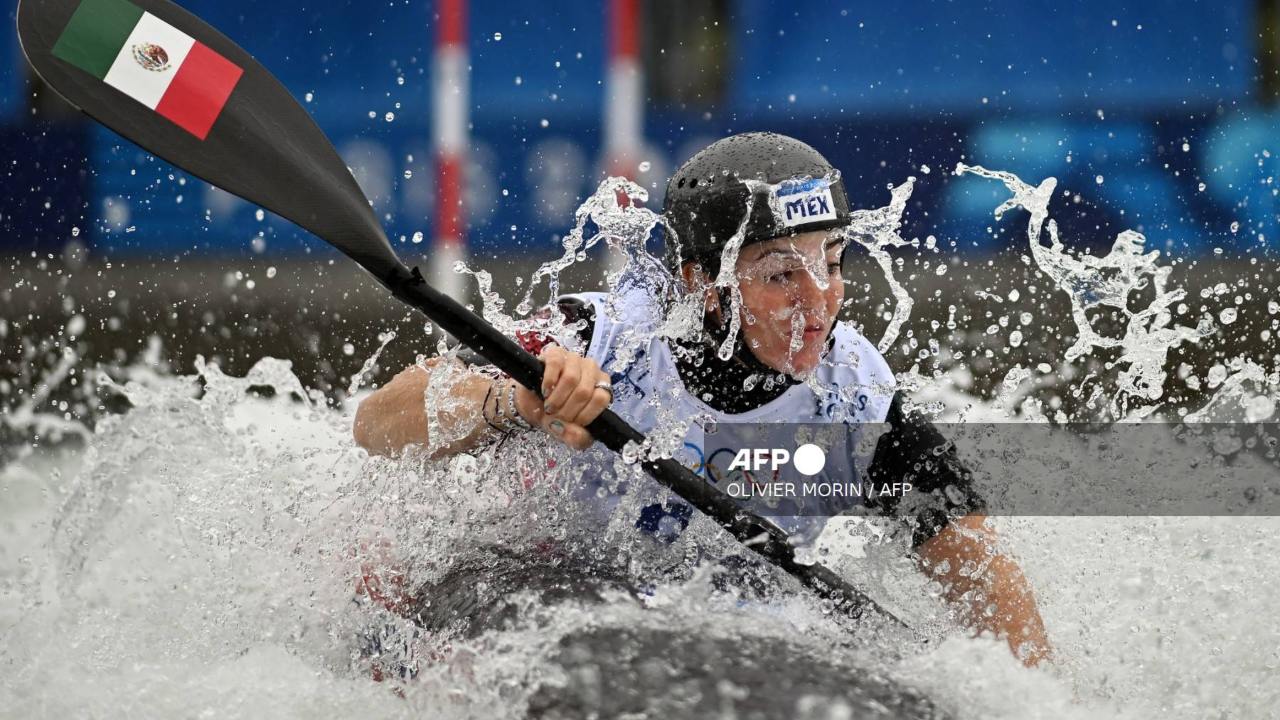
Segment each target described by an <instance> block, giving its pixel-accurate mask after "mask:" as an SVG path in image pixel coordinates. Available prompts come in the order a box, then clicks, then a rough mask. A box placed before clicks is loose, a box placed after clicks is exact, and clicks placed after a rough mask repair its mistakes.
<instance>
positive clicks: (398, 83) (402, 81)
mask: <svg viewBox="0 0 1280 720" xmlns="http://www.w3.org/2000/svg"><path fill="white" fill-rule="evenodd" d="M396 84H397V85H403V84H404V76H403V75H401V76H399V77H397V78H396Z"/></svg>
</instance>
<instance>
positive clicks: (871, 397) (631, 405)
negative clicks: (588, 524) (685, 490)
mask: <svg viewBox="0 0 1280 720" xmlns="http://www.w3.org/2000/svg"><path fill="white" fill-rule="evenodd" d="M568 297H571V298H577V299H578V300H581V301H582V302H584V303H590V304H591V305H592V307H593V308H594V310H595V320H594V326H593V330H592V335H591V340H590V343H589V344H588V346H587V347H586V348H581V347H579V348H574V349H576V350H578V351H579V352H581V353H582V354H583V355H585V356H587V357H590V358H592V359H593V360H595V361H596V362H597V363H598V364H599V365H600V367H601V368H602V369H603V370H604V371H605V372H607V373H609V375H610V378H611V381H612V383H613V392H614V400H613V404H612V405H611V406H610V409H612V410H613V411H614V412H616V413H617V414H618V415H620V416H621V417H622V418H623V419H625V420H626V421H627V422H628V423H630V424H631V426H632V427H634V428H636V429H637V430H639V431H640V432H642V433H644V434H646V435H650V434H651V433H653V432H654V430H655V428H658V429H660V430H663V431H668V432H669V431H670V429H671V428H673V427H674V428H677V429H678V428H680V427H681V426H687V429H686V431H685V437H684V443H683V449H681V450H679V451H677V452H675V453H674V456H675V458H676V459H677V460H679V461H680V462H681V463H683V464H684V465H685V466H686V467H689V468H691V469H694V470H695V471H696V470H698V469H699V467H700V466H701V464H702V460H703V458H704V457H705V453H704V451H703V428H704V427H706V426H708V424H709V423H715V424H718V425H722V424H726V423H815V424H817V423H841V422H843V423H847V424H850V425H860V424H863V423H883V422H885V420H886V418H887V416H888V413H889V406H890V403H891V401H892V399H893V394H894V390H895V384H894V378H893V373H892V372H891V371H890V370H889V366H888V364H887V363H886V362H885V360H884V358H883V356H881V354H880V353H879V351H878V350H876V348H875V346H873V345H872V344H871V343H870V342H869V341H868V340H867V339H866V338H864V337H863V336H862V335H861V334H859V333H858V332H857V331H856V330H855V329H854V328H853V327H852V326H850V325H849V324H848V323H843V322H842V323H837V324H836V327H835V329H834V331H833V334H834V341H833V343H832V345H831V347H830V348H829V350H828V351H827V353H826V354H825V355H824V356H823V357H822V359H821V361H820V363H819V366H818V368H817V369H816V371H815V373H814V378H813V379H812V380H811V381H810V382H807V383H799V384H795V385H792V386H791V387H790V388H788V389H787V390H786V391H785V392H784V393H783V394H782V395H780V396H778V397H776V398H774V399H773V400H772V401H770V402H768V403H766V404H765V405H762V406H760V407H758V408H755V409H753V410H749V411H747V412H743V413H737V414H733V413H726V412H721V411H719V410H716V409H714V408H712V407H711V406H709V405H707V404H706V403H705V402H703V401H702V400H701V399H699V398H697V397H695V396H694V395H693V394H692V393H691V392H690V391H689V390H688V389H687V388H686V387H685V386H684V383H683V381H682V380H681V377H680V374H679V371H678V370H677V368H676V362H675V358H674V356H673V354H672V351H671V348H670V346H669V345H668V343H667V340H666V339H665V338H663V337H660V336H658V335H657V334H656V333H655V332H654V330H655V328H656V327H657V326H658V324H659V323H661V321H662V317H661V309H660V306H659V304H658V302H656V301H655V299H654V298H653V297H652V296H651V295H650V293H649V291H648V290H645V289H641V288H635V289H632V290H629V291H626V292H622V293H619V294H615V295H612V296H611V295H609V294H606V293H600V292H589V293H580V294H575V295H569V296H568ZM724 390H725V392H733V391H734V390H737V388H725V389H724ZM851 429H852V428H851ZM668 447H675V444H674V443H671V444H670V445H669V446H668ZM583 460H584V461H586V462H587V463H588V464H594V463H591V461H589V460H587V458H586V457H584V458H583ZM869 460H870V458H866V459H864V461H863V462H856V463H855V464H856V465H857V466H859V467H861V468H862V469H865V466H866V464H867V463H868V462H869ZM598 462H599V459H598V457H597V460H596V463H598ZM584 470H586V468H584ZM589 474H590V471H587V472H584V476H583V479H584V480H585V481H587V487H585V488H584V490H586V491H587V493H586V495H587V496H589V497H594V498H597V499H602V500H604V501H605V504H606V505H608V506H609V507H611V508H612V507H613V506H616V504H617V500H618V498H617V495H618V488H617V487H613V488H612V491H611V492H610V491H605V490H604V488H603V485H605V484H608V483H607V482H604V481H597V482H593V481H592V480H593V479H592V478H591V477H589ZM650 484H651V485H653V486H654V487H653V488H650V490H651V491H655V490H656V483H650ZM772 519H773V520H774V521H775V522H777V523H778V524H779V525H782V526H783V527H784V529H787V530H788V531H789V532H793V533H795V532H799V533H801V534H802V535H809V534H810V533H812V534H813V535H814V536H816V532H817V531H818V530H820V529H821V527H820V525H821V523H820V522H818V523H817V524H816V526H815V522H814V521H820V520H821V519H820V518H807V519H805V521H798V519H796V518H772Z"/></svg>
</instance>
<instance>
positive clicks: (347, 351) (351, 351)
mask: <svg viewBox="0 0 1280 720" xmlns="http://www.w3.org/2000/svg"><path fill="white" fill-rule="evenodd" d="M342 354H343V355H355V354H356V346H355V345H352V344H351V343H343V344H342Z"/></svg>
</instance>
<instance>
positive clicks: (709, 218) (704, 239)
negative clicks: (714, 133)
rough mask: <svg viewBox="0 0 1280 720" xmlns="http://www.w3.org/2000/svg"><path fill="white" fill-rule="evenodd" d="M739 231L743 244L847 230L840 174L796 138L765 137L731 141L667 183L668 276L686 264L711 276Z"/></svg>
mask: <svg viewBox="0 0 1280 720" xmlns="http://www.w3.org/2000/svg"><path fill="white" fill-rule="evenodd" d="M752 195H754V196H755V203H754V205H753V206H752V207H751V217H750V218H749V219H748V221H747V224H746V226H745V227H744V228H743V239H742V245H743V246H744V247H745V246H747V245H750V244H751V243H755V242H761V241H764V240H768V239H770V238H775V237H780V236H786V235H796V234H799V233H803V232H809V231H811V230H828V229H831V228H836V227H843V226H845V225H848V224H849V220H850V216H849V197H848V195H846V194H845V189H844V182H843V181H842V180H841V179H840V173H839V171H837V170H836V169H835V168H834V167H832V165H831V163H829V162H827V159H826V158H824V157H822V155H821V154H820V153H819V152H818V151H817V150H814V149H813V148H811V147H809V146H808V145H806V144H804V143H802V142H800V141H799V140H796V139H795V138H790V137H787V136H786V135H779V134H777V133H771V132H751V133H742V134H740V135H731V136H729V137H727V138H724V139H723V140H718V141H716V142H714V143H712V144H711V145H709V146H707V147H706V148H705V149H703V150H702V152H699V153H698V154H697V155H694V156H693V157H692V158H690V159H689V161H688V162H686V163H685V164H684V165H682V166H680V169H679V170H677V171H676V172H675V174H674V175H672V176H671V179H670V180H669V181H668V182H667V193H666V200H665V201H664V208H663V212H662V214H663V217H665V218H666V222H667V225H668V227H669V230H674V231H675V234H676V237H674V238H673V237H671V232H670V231H668V232H667V238H666V249H665V252H664V257H663V259H664V261H665V262H666V264H667V267H668V268H670V269H671V270H672V272H676V273H678V272H679V269H680V266H681V265H683V264H684V263H686V262H689V261H695V262H697V263H699V264H700V265H702V267H703V269H704V270H705V271H706V272H708V273H710V274H711V275H712V276H714V275H716V274H717V273H718V272H719V270H720V254H721V253H722V252H723V251H724V247H725V244H726V243H727V242H728V241H729V239H730V238H732V237H733V236H734V234H735V233H737V232H738V228H739V226H741V225H742V221H743V218H744V217H745V216H746V212H747V204H748V203H747V200H748V198H750V197H751V196H752Z"/></svg>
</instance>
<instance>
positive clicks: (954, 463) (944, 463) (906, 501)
mask: <svg viewBox="0 0 1280 720" xmlns="http://www.w3.org/2000/svg"><path fill="white" fill-rule="evenodd" d="M902 405H903V395H902V393H896V394H895V395H894V396H893V401H892V403H891V404H890V406H889V417H888V418H887V423H888V425H889V427H888V429H887V430H886V431H885V433H884V434H883V435H881V436H880V439H879V441H878V442H877V443H876V450H875V455H874V456H873V457H872V460H871V466H870V468H869V469H868V472H867V474H868V479H869V480H871V481H872V482H873V483H876V485H879V484H881V483H893V482H907V483H911V486H912V490H911V492H910V493H908V494H906V495H905V496H901V497H898V496H894V497H885V498H878V499H877V501H876V502H875V503H874V504H873V507H875V508H876V509H877V510H879V511H881V512H882V513H883V514H885V515H892V516H895V517H898V518H900V519H902V520H904V521H906V522H908V523H909V524H914V528H913V529H912V537H911V547H913V548H918V547H920V545H921V544H923V543H924V542H925V541H926V540H928V539H929V538H931V537H933V536H934V535H937V534H938V533H939V532H941V530H942V528H944V527H946V525H947V523H949V522H951V520H953V519H955V518H958V517H963V516H964V515H968V514H970V513H975V512H981V511H982V510H984V509H985V507H986V503H985V502H984V501H983V499H982V497H981V496H980V495H979V494H978V492H977V490H976V489H975V488H974V487H973V473H972V472H971V471H970V470H969V469H968V468H967V467H965V466H964V464H963V463H962V462H961V461H960V458H959V456H958V455H957V452H956V446H955V443H953V442H951V441H949V440H947V439H946V438H945V437H943V436H942V433H940V432H938V429H937V428H936V427H934V426H933V423H931V422H929V421H928V420H927V419H926V418H925V417H924V416H923V415H922V414H921V413H920V412H919V411H916V412H912V413H907V412H905V411H904V410H903V407H902ZM912 520H914V523H910V521H912Z"/></svg>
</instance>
